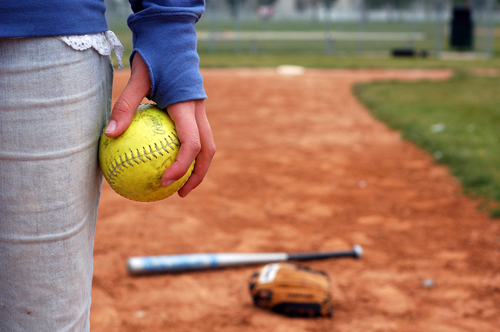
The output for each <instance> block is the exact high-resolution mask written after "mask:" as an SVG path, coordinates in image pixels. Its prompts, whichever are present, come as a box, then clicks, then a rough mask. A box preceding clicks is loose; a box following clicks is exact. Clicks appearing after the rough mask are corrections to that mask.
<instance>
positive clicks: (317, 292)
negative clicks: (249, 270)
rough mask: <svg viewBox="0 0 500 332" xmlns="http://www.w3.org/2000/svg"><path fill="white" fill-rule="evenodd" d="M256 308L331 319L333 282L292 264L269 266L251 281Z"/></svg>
mask: <svg viewBox="0 0 500 332" xmlns="http://www.w3.org/2000/svg"><path fill="white" fill-rule="evenodd" d="M249 286H250V293H251V295H252V297H253V302H254V304H255V305H256V306H258V307H261V308H265V309H270V310H272V311H274V312H276V313H280V314H284V315H287V316H297V317H320V316H323V317H331V316H332V314H333V304H332V296H331V293H330V279H329V277H328V275H326V274H325V273H324V272H321V271H316V270H313V269H311V268H308V267H306V266H301V265H297V264H292V263H274V264H268V265H265V266H264V267H263V268H262V269H261V270H260V271H258V272H256V273H254V274H253V275H252V276H251V277H250V280H249Z"/></svg>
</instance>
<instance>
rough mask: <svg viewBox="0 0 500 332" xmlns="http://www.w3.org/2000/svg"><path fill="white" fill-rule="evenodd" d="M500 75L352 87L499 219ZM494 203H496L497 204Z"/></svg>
mask: <svg viewBox="0 0 500 332" xmlns="http://www.w3.org/2000/svg"><path fill="white" fill-rule="evenodd" d="M499 86H500V78H499V77H476V76H468V75H457V76H455V77H454V78H452V79H450V80H448V81H445V82H432V81H421V82H412V83H410V82H405V83H403V82H396V81H391V82H378V83H364V84H358V85H356V86H355V89H354V91H355V93H356V95H357V97H358V98H359V99H360V100H361V101H362V102H363V103H364V104H365V105H366V106H367V107H368V108H369V109H371V110H372V112H373V114H374V116H375V117H377V118H378V119H380V120H381V121H383V122H385V123H387V124H388V125H389V126H390V127H392V128H394V129H396V130H400V131H401V132H402V135H403V137H404V139H407V140H410V141H413V142H415V143H416V144H417V145H419V146H420V147H421V148H423V149H425V150H426V151H427V152H428V153H429V154H431V155H432V156H434V157H435V158H436V160H437V161H438V162H440V163H443V164H446V165H448V166H449V167H450V170H451V172H452V174H453V175H454V176H455V177H456V178H457V179H458V180H459V181H460V182H461V183H462V184H463V187H464V192H465V193H467V194H470V195H472V196H475V197H480V198H482V199H484V201H485V204H484V207H485V208H488V209H490V214H491V216H492V217H500V208H498V207H492V204H490V203H491V202H493V203H494V204H493V206H497V205H496V203H498V202H500V130H499V128H500V93H499V90H498V87H499ZM495 202H496V203H495Z"/></svg>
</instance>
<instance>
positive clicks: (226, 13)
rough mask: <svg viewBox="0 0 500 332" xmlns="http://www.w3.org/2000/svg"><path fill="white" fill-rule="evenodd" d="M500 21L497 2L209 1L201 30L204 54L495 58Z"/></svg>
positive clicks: (112, 6)
mask: <svg viewBox="0 0 500 332" xmlns="http://www.w3.org/2000/svg"><path fill="white" fill-rule="evenodd" d="M106 3H107V5H108V12H109V13H108V15H110V16H111V15H114V13H118V15H125V14H126V13H127V10H128V9H124V7H125V8H127V7H128V3H127V2H126V0H106ZM499 26H500V0H468V1H466V0H463V1H453V0H207V1H206V11H205V13H204V15H203V18H202V19H201V21H200V22H199V23H198V24H197V31H198V51H199V52H200V53H247V54H297V55H299V54H304V55H306V54H315V55H317V54H331V55H350V54H357V55H387V54H394V55H403V56H404V55H416V56H447V55H450V54H462V55H464V54H465V55H471V56H484V57H491V56H493V55H494V53H495V48H494V43H495V36H496V35H497V36H498V35H500V33H499V29H498V27H499ZM454 51H461V52H459V53H458V52H454Z"/></svg>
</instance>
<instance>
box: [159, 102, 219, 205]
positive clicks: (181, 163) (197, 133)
mask: <svg viewBox="0 0 500 332" xmlns="http://www.w3.org/2000/svg"><path fill="white" fill-rule="evenodd" d="M167 111H168V114H169V115H170V117H171V118H172V120H173V121H174V123H175V126H176V128H177V133H178V134H179V140H180V141H181V148H180V150H179V153H178V154H177V159H176V161H175V162H174V163H173V164H172V165H171V166H170V167H169V168H167V170H166V171H165V173H164V174H163V177H162V185H163V186H164V187H167V186H169V185H170V184H172V183H173V182H174V181H176V180H178V179H180V178H181V177H182V176H183V175H184V174H186V172H187V170H188V168H189V166H191V164H192V162H193V160H195V159H196V163H195V165H194V170H193V173H192V174H191V177H190V178H189V180H188V181H187V182H186V183H185V184H184V186H183V187H182V188H181V189H180V190H179V191H178V194H179V196H181V197H185V196H186V195H187V194H189V192H191V190H193V189H194V188H196V187H197V186H198V185H199V184H200V183H201V182H202V181H203V178H204V177H205V175H206V174H207V172H208V168H209V167H210V163H211V162H212V159H213V157H214V154H215V143H214V139H213V136H212V129H211V128H210V124H209V123H208V119H207V115H206V113H205V101H204V100H191V101H186V102H182V103H177V104H173V105H171V106H169V107H168V109H167Z"/></svg>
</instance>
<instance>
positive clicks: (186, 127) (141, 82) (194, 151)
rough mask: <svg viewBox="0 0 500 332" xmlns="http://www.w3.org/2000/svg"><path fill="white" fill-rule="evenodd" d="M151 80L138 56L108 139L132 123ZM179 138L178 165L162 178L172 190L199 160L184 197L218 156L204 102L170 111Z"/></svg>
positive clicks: (182, 104)
mask: <svg viewBox="0 0 500 332" xmlns="http://www.w3.org/2000/svg"><path fill="white" fill-rule="evenodd" d="M150 90H151V80H150V78H149V72H148V67H147V65H146V63H145V62H144V60H143V59H142V57H141V56H140V55H139V54H138V53H136V54H135V55H134V59H133V61H132V72H131V75H130V79H129V81H128V83H127V86H126V87H125V89H124V90H123V92H122V94H121V95H120V97H119V98H118V100H117V101H116V103H115V105H114V106H113V110H112V112H111V117H110V120H109V122H108V126H107V127H106V130H105V132H104V134H105V135H106V136H108V137H116V136H118V135H120V134H121V133H122V132H123V131H125V129H127V127H128V126H129V125H130V123H131V122H132V118H133V117H134V114H135V112H136V110H137V108H138V107H139V104H140V103H141V102H142V100H143V98H144V97H145V96H147V95H148V94H149V93H150ZM167 111H168V114H169V115H170V117H171V118H172V120H173V121H174V123H175V126H176V128H177V133H178V134H179V140H180V142H181V148H180V150H179V153H178V154H177V159H176V161H175V162H174V163H173V164H172V165H171V166H170V167H168V168H167V170H166V171H165V173H164V174H163V176H162V185H163V186H164V187H167V186H169V185H170V184H172V183H173V182H174V181H176V180H178V179H180V178H181V177H182V176H183V175H184V174H186V172H187V171H188V169H189V167H190V166H191V164H192V163H193V161H194V160H196V164H195V167H194V170H193V173H192V174H191V176H190V178H189V180H188V181H187V182H186V183H185V184H184V186H183V187H182V188H181V189H180V190H179V191H178V194H179V196H181V197H185V196H186V195H187V194H189V193H190V192H191V190H193V189H194V188H196V187H197V186H198V185H199V184H200V183H201V182H202V181H203V179H204V177H205V175H206V174H207V172H208V168H209V167H210V163H211V162H212V159H213V156H214V154H215V143H214V139H213V136H212V129H211V128H210V124H209V122H208V119H207V116H206V113H205V102H204V100H190V101H185V102H180V103H177V104H173V105H170V106H169V107H168V109H167Z"/></svg>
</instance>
